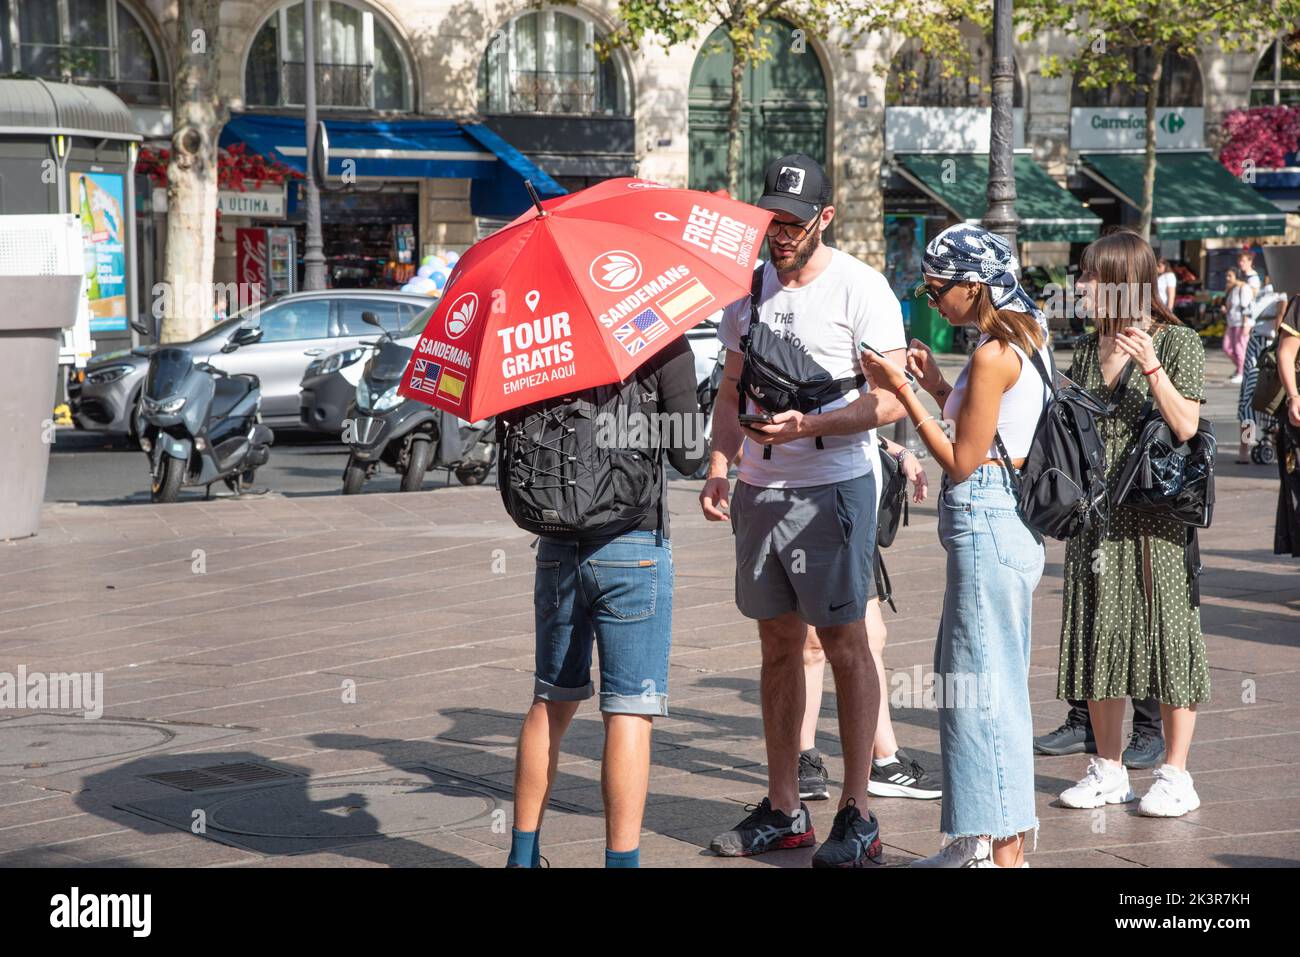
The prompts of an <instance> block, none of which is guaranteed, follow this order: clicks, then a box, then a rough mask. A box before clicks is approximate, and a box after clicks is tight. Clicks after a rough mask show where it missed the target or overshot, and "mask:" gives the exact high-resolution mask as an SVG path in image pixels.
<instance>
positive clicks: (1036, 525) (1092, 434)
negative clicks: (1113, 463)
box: [993, 350, 1114, 539]
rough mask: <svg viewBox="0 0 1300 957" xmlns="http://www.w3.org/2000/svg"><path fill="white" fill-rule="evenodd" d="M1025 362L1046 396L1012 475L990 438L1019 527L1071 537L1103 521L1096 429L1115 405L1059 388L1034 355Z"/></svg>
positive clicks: (1102, 471)
mask: <svg viewBox="0 0 1300 957" xmlns="http://www.w3.org/2000/svg"><path fill="white" fill-rule="evenodd" d="M1030 358H1031V360H1032V362H1033V364H1034V368H1035V369H1037V370H1038V374H1039V376H1041V377H1042V380H1043V382H1044V384H1045V385H1046V386H1047V388H1048V390H1049V391H1050V397H1049V398H1048V400H1047V404H1046V406H1044V408H1043V412H1042V415H1041V416H1040V418H1039V420H1038V428H1037V429H1035V430H1034V438H1033V441H1032V442H1031V443H1030V446H1029V454H1028V455H1027V456H1026V457H1025V464H1024V467H1023V468H1021V469H1020V470H1019V471H1018V472H1017V470H1016V469H1015V467H1014V466H1013V465H1012V464H1011V456H1010V454H1009V453H1008V452H1007V447H1006V446H1005V445H1004V444H1003V442H1002V436H1001V435H999V434H998V433H996V432H995V433H994V435H993V438H994V441H995V442H996V443H997V448H998V454H999V455H1001V456H1002V464H1003V466H1004V467H1005V468H1006V469H1007V471H1008V473H1009V474H1010V475H1011V481H1012V484H1013V485H1014V486H1015V487H1016V490H1017V494H1016V498H1017V501H1018V509H1017V510H1018V511H1019V513H1020V517H1021V518H1022V519H1023V520H1024V523H1025V524H1026V525H1027V526H1029V528H1030V529H1031V530H1032V531H1034V532H1035V533H1037V534H1039V535H1047V536H1049V537H1051V538H1055V539H1066V538H1073V537H1074V536H1075V535H1078V534H1080V533H1082V532H1085V531H1088V530H1090V529H1092V528H1094V527H1105V524H1106V522H1107V521H1108V517H1109V511H1108V508H1107V497H1106V445H1105V442H1104V441H1103V439H1102V436H1101V432H1100V431H1099V430H1098V428H1097V424H1098V419H1101V418H1105V417H1106V416H1109V415H1110V414H1111V413H1112V412H1113V411H1114V406H1109V407H1108V406H1106V405H1103V404H1102V403H1101V402H1099V401H1097V400H1096V399H1095V398H1093V397H1092V396H1091V395H1089V394H1088V393H1087V392H1086V391H1085V390H1084V389H1082V388H1080V387H1079V386H1077V385H1075V384H1074V383H1073V382H1070V381H1069V380H1068V379H1067V380H1064V381H1065V382H1066V383H1067V384H1066V385H1064V386H1061V385H1060V384H1059V383H1058V382H1057V376H1056V363H1055V362H1053V363H1052V369H1051V372H1050V373H1049V372H1048V369H1047V366H1046V365H1044V363H1043V359H1042V356H1040V355H1039V353H1038V350H1034V352H1033V353H1032V355H1031V356H1030Z"/></svg>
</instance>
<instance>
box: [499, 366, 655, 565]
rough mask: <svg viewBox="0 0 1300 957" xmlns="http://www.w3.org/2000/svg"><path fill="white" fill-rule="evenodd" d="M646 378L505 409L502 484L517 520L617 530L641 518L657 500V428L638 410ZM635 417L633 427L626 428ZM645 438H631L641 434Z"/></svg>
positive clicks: (542, 527) (567, 535)
mask: <svg viewBox="0 0 1300 957" xmlns="http://www.w3.org/2000/svg"><path fill="white" fill-rule="evenodd" d="M644 388H645V387H644V385H643V383H642V382H641V377H640V376H639V375H637V374H633V375H632V376H631V377H630V378H629V379H628V380H626V381H624V382H622V383H615V384H614V385H607V386H599V387H597V388H594V389H587V390H584V391H582V392H576V393H573V394H571V395H566V396H561V397H559V398H555V399H548V400H546V401H545V402H541V403H536V404H534V405H528V406H524V407H522V408H519V409H512V410H511V411H509V412H503V413H501V414H500V416H498V420H499V422H500V425H499V430H498V436H499V438H500V453H499V454H500V460H499V462H498V464H497V488H498V490H499V491H500V492H501V501H502V502H503V503H504V504H505V507H506V511H507V512H509V513H510V517H511V518H512V519H514V522H515V524H516V525H518V526H519V527H520V528H522V529H525V530H527V531H530V532H532V533H534V534H535V535H543V536H546V537H548V538H560V539H570V540H581V539H596V538H606V537H609V538H612V537H614V536H616V535H621V534H623V533H624V532H627V531H631V530H632V529H635V528H636V527H637V526H639V525H640V524H641V522H642V520H643V519H644V518H645V517H646V515H647V514H649V513H650V512H651V511H652V510H653V509H655V508H656V507H657V506H658V504H659V496H660V489H661V488H662V474H661V468H662V466H661V463H660V454H659V442H658V436H657V435H656V434H655V430H654V429H653V428H651V427H649V423H651V422H653V421H654V420H653V419H645V420H642V424H644V425H645V428H643V429H641V430H640V433H641V434H639V435H638V434H637V430H636V428H635V425H636V423H637V420H636V419H631V418H630V416H631V414H632V413H633V412H642V411H645V410H643V409H642V399H643V398H645V399H646V401H647V402H648V401H649V399H650V398H653V396H650V397H643V396H642V395H641V393H642V391H643V389H644ZM629 423H632V424H633V425H634V428H632V429H629V428H628V425H629ZM642 438H644V439H645V441H628V440H640V439H642Z"/></svg>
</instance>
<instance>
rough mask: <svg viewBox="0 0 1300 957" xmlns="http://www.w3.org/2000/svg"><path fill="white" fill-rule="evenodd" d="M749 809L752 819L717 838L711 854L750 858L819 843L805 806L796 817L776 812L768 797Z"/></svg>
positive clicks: (746, 819)
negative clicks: (768, 852)
mask: <svg viewBox="0 0 1300 957" xmlns="http://www.w3.org/2000/svg"><path fill="white" fill-rule="evenodd" d="M745 810H746V811H749V812H751V813H750V815H749V817H747V818H745V819H744V820H743V821H741V822H740V823H739V824H737V825H736V826H735V827H733V828H732V829H731V830H730V831H723V832H722V833H721V834H719V835H718V836H717V837H715V838H714V839H713V841H712V843H710V844H709V849H710V850H711V851H713V852H714V853H715V854H718V855H720V856H721V857H749V856H751V855H753V854H764V853H766V852H767V851H779V850H784V849H785V848H788V847H809V846H811V845H813V844H816V843H817V835H816V834H814V833H813V824H812V818H811V817H809V815H808V809H807V808H806V807H804V806H803V805H802V804H800V805H799V813H798V814H796V815H794V816H793V817H791V816H788V815H785V814H782V813H781V812H780V811H777V810H773V808H772V802H771V801H770V800H769V799H767V798H763V803H762V804H759V805H757V806H755V805H753V804H750V805H747V806H746V807H745ZM836 820H838V818H836Z"/></svg>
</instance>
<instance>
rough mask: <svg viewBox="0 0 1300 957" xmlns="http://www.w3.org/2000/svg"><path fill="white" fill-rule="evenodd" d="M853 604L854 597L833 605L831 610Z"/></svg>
mask: <svg viewBox="0 0 1300 957" xmlns="http://www.w3.org/2000/svg"><path fill="white" fill-rule="evenodd" d="M852 604H853V600H852V599H850V600H848V601H843V602H840V603H839V604H838V605H831V611H839V610H840V609H841V608H847V607H848V606H849V605H852Z"/></svg>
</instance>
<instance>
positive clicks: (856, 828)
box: [812, 798, 885, 867]
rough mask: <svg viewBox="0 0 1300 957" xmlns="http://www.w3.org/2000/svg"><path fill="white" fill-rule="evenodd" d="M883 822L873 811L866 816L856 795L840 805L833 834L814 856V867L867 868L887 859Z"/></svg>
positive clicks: (832, 827) (833, 825)
mask: <svg viewBox="0 0 1300 957" xmlns="http://www.w3.org/2000/svg"><path fill="white" fill-rule="evenodd" d="M884 854H885V849H884V847H883V846H882V845H881V843H880V825H879V824H878V823H877V822H876V816H875V815H874V814H872V813H871V812H870V811H868V812H867V816H866V817H863V816H862V812H861V811H859V810H858V808H857V804H856V803H855V802H854V800H853V798H849V802H848V803H847V804H845V805H844V807H842V808H840V812H839V813H838V814H836V815H835V823H834V824H832V825H831V836H830V837H828V838H827V839H826V843H824V844H823V845H822V846H821V847H819V848H817V853H816V854H814V855H813V859H812V866H813V867H866V866H867V865H868V864H880V863H882V862H883V858H884Z"/></svg>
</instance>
